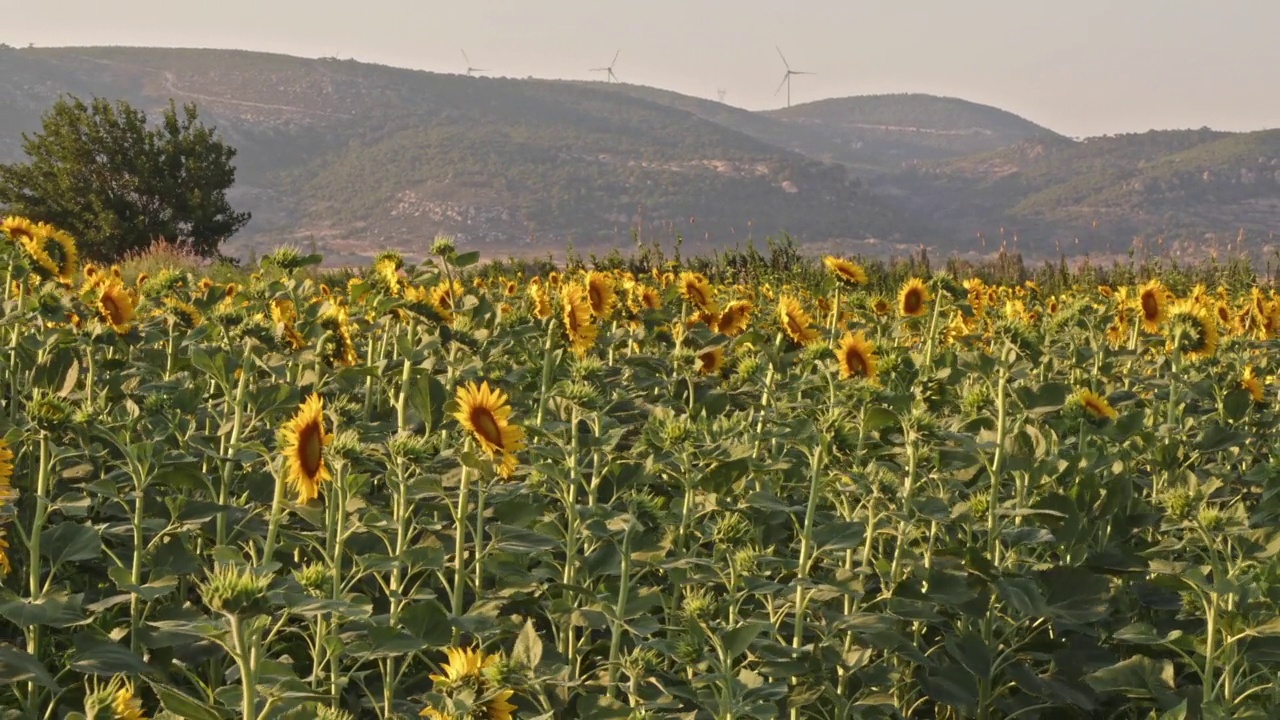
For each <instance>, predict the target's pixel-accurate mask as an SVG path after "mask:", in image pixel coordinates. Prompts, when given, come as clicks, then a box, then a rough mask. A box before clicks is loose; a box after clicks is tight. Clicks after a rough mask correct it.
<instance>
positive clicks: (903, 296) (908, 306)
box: [898, 278, 933, 317]
mask: <svg viewBox="0 0 1280 720" xmlns="http://www.w3.org/2000/svg"><path fill="white" fill-rule="evenodd" d="M932 299H933V296H932V295H931V294H930V293H929V286H928V285H925V283H924V281H923V280H921V279H920V278H908V279H907V281H906V282H904V283H902V287H901V288H900V289H899V290H898V314H899V315H901V316H903V317H920V316H921V315H924V314H925V312H926V311H928V309H929V301H930V300H932Z"/></svg>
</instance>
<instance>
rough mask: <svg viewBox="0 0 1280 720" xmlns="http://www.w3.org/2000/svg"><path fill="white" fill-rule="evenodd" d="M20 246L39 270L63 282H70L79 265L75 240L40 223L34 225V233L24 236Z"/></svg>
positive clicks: (78, 254)
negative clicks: (30, 235)
mask: <svg viewBox="0 0 1280 720" xmlns="http://www.w3.org/2000/svg"><path fill="white" fill-rule="evenodd" d="M21 243H22V247H23V248H24V249H26V251H27V254H28V255H30V256H31V259H32V260H34V261H35V263H36V266H37V267H38V268H39V270H40V271H42V272H44V273H47V274H48V276H49V277H53V278H57V279H58V280H60V281H62V282H63V283H69V282H71V278H72V276H73V275H75V274H76V269H77V268H78V267H79V265H80V253H79V251H78V250H76V241H75V239H74V238H72V237H71V236H70V235H68V234H67V233H65V232H63V231H61V230H59V229H57V228H55V227H52V226H50V225H45V224H44V223H41V224H39V225H36V226H35V235H34V236H32V237H24V238H23V239H22V240H21Z"/></svg>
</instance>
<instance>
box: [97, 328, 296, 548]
mask: <svg viewBox="0 0 1280 720" xmlns="http://www.w3.org/2000/svg"><path fill="white" fill-rule="evenodd" d="M251 353H252V350H251V348H250V346H249V345H247V344H246V345H245V348H244V355H243V356H242V357H241V358H240V379H239V382H238V383H237V384H236V394H235V399H234V400H232V402H233V403H234V410H233V412H234V413H235V414H234V416H233V418H232V420H231V437H230V438H229V439H228V441H227V446H226V452H224V453H223V455H230V454H231V453H232V452H233V451H234V450H235V447H236V445H237V444H239V442H240V431H241V429H242V428H243V427H244V392H245V387H246V386H247V385H248V384H249V357H250V355H251ZM90 367H92V366H90ZM231 463H232V461H231V459H230V458H226V459H224V460H223V461H222V477H221V482H220V484H219V486H218V505H220V506H221V507H223V508H225V507H227V505H229V504H230V502H231ZM277 485H279V481H277ZM276 492H280V489H279V488H278V487H277V490H276ZM272 512H273V514H274V510H273V511H272ZM216 532H217V540H218V545H219V546H222V545H225V544H226V543H227V514H226V512H219V513H218V520H217V531H216ZM268 557H269V556H268Z"/></svg>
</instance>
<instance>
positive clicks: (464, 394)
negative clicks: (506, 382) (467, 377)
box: [453, 382, 524, 477]
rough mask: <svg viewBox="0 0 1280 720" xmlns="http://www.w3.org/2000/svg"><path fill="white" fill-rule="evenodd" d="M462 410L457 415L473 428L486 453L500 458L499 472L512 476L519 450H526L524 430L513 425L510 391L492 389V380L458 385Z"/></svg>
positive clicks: (458, 400)
mask: <svg viewBox="0 0 1280 720" xmlns="http://www.w3.org/2000/svg"><path fill="white" fill-rule="evenodd" d="M455 399H456V401H457V404H458V409H457V411H456V412H454V414H453V416H454V417H455V418H457V420H458V423H459V424H461V425H462V427H464V428H466V429H467V430H469V431H471V434H472V435H474V436H475V438H476V441H477V442H479V443H480V447H481V448H483V449H484V451H485V453H486V454H487V455H488V456H489V457H490V458H492V459H494V460H499V461H500V465H499V468H498V472H499V474H501V475H502V476H503V477H511V474H512V473H513V472H515V469H516V453H518V452H520V451H521V450H523V449H524V430H523V429H521V428H520V426H518V425H512V424H511V422H510V418H511V406H510V405H509V404H507V394H506V393H504V392H503V391H501V390H498V389H493V390H490V389H489V383H488V382H484V383H482V384H481V385H476V384H475V383H473V382H471V383H467V384H465V385H462V386H460V387H459V388H458V394H457V396H456V398H455Z"/></svg>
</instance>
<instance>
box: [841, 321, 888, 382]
mask: <svg viewBox="0 0 1280 720" xmlns="http://www.w3.org/2000/svg"><path fill="white" fill-rule="evenodd" d="M836 360H837V361H838V362H839V363H840V377H842V378H845V379H848V378H863V379H866V380H871V381H875V379H876V370H877V367H878V365H879V358H878V357H877V356H876V347H875V345H874V344H873V343H872V342H871V341H870V340H867V337H866V335H865V334H863V333H862V332H861V331H859V332H858V333H857V334H856V335H855V334H853V333H846V334H845V336H844V337H843V338H841V339H840V344H839V346H837V347H836Z"/></svg>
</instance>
